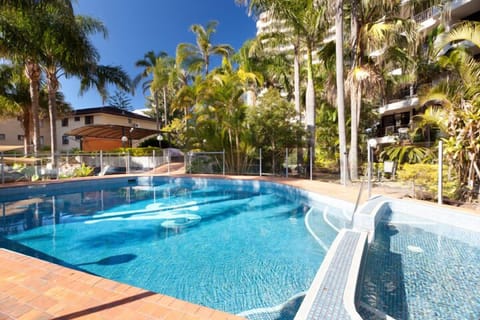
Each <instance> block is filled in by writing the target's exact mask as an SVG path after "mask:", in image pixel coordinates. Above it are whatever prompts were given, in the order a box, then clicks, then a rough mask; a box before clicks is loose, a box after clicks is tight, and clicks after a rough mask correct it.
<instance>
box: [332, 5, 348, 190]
mask: <svg viewBox="0 0 480 320" xmlns="http://www.w3.org/2000/svg"><path fill="white" fill-rule="evenodd" d="M335 63H336V68H335V70H336V83H337V109H338V138H339V139H338V140H339V147H340V182H341V183H342V184H343V185H346V184H347V181H348V170H347V169H346V167H347V157H346V154H347V138H346V123H345V88H344V84H345V80H344V75H343V0H336V1H335Z"/></svg>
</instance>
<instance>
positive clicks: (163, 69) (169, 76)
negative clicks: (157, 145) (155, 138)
mask: <svg viewBox="0 0 480 320" xmlns="http://www.w3.org/2000/svg"><path fill="white" fill-rule="evenodd" d="M174 69H175V59H174V58H172V57H169V56H166V57H159V58H157V62H156V64H155V67H154V69H153V79H152V83H151V85H150V90H151V91H152V92H159V91H160V92H161V93H162V98H163V117H164V119H163V120H164V125H165V126H167V125H168V105H167V99H168V91H169V88H171V87H172V81H174V80H173V79H174V78H173V77H175V71H176V70H174Z"/></svg>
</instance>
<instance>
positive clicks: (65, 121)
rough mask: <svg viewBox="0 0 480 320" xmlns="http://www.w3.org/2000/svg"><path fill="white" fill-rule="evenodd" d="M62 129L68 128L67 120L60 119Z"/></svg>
mask: <svg viewBox="0 0 480 320" xmlns="http://www.w3.org/2000/svg"><path fill="white" fill-rule="evenodd" d="M62 127H68V118H63V119H62Z"/></svg>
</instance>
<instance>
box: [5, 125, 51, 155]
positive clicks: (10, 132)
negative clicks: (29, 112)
mask: <svg viewBox="0 0 480 320" xmlns="http://www.w3.org/2000/svg"><path fill="white" fill-rule="evenodd" d="M24 143H25V132H24V130H23V128H22V126H21V122H20V121H19V120H18V119H16V118H8V119H0V145H3V146H7V145H8V146H16V145H24ZM45 144H50V128H49V124H48V119H40V148H41V147H43V146H45ZM17 152H21V150H19V151H17Z"/></svg>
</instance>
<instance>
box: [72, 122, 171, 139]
mask: <svg viewBox="0 0 480 320" xmlns="http://www.w3.org/2000/svg"><path fill="white" fill-rule="evenodd" d="M160 133H162V131H159V130H153V129H146V128H135V127H127V126H121V125H115V124H92V125H88V126H84V127H80V128H76V129H73V130H71V131H69V132H67V133H66V135H67V136H80V137H92V138H105V139H118V140H120V139H122V137H127V138H128V139H129V140H140V139H143V138H146V137H148V136H152V135H154V134H160Z"/></svg>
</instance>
